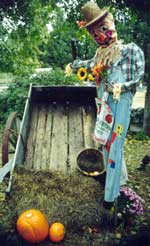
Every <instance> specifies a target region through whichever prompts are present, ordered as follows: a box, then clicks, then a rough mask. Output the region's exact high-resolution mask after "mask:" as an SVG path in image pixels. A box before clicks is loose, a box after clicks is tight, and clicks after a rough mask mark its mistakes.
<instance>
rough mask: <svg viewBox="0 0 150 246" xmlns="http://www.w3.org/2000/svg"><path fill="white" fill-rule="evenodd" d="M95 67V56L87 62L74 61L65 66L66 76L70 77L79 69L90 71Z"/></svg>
mask: <svg viewBox="0 0 150 246" xmlns="http://www.w3.org/2000/svg"><path fill="white" fill-rule="evenodd" d="M95 65H96V58H95V56H94V57H93V58H92V59H89V60H85V61H82V60H75V61H73V62H72V63H69V64H68V65H67V66H66V70H65V73H66V76H70V75H71V74H72V73H76V72H77V71H78V69H79V68H86V69H89V70H90V69H91V68H93V67H94V66H95Z"/></svg>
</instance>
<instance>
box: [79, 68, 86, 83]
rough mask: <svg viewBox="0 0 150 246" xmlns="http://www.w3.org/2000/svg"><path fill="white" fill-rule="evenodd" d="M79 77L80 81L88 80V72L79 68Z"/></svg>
mask: <svg viewBox="0 0 150 246" xmlns="http://www.w3.org/2000/svg"><path fill="white" fill-rule="evenodd" d="M77 77H78V79H80V80H85V79H86V78H87V70H86V68H83V67H81V68H79V69H78V71H77Z"/></svg>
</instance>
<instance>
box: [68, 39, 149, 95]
mask: <svg viewBox="0 0 150 246" xmlns="http://www.w3.org/2000/svg"><path fill="white" fill-rule="evenodd" d="M96 61H97V59H96V56H94V57H93V58H92V59H90V60H86V61H81V60H75V61H74V62H73V64H72V68H73V70H74V71H77V70H78V68H80V67H85V68H87V69H90V68H92V67H94V66H96ZM114 65H115V64H112V67H110V68H109V73H111V69H112V68H113V66H114ZM117 65H118V66H121V69H122V72H123V75H124V77H125V81H126V82H125V83H123V91H124V90H125V91H128V90H133V91H135V90H136V86H137V85H139V81H140V80H141V79H142V78H143V75H144V70H145V69H144V68H145V60H144V53H143V51H142V50H141V49H140V48H139V47H138V46H137V45H136V44H135V43H129V44H127V45H123V49H122V54H121V57H120V58H119V60H118V61H117Z"/></svg>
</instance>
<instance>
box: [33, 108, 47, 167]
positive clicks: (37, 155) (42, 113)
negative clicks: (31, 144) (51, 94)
mask: <svg viewBox="0 0 150 246" xmlns="http://www.w3.org/2000/svg"><path fill="white" fill-rule="evenodd" d="M45 122H46V106H45V105H44V104H41V105H40V106H39V112H38V122H37V132H36V141H35V152H34V163H33V167H34V168H35V169H37V170H39V169H41V167H42V152H43V142H44V136H45Z"/></svg>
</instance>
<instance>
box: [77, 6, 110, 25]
mask: <svg viewBox="0 0 150 246" xmlns="http://www.w3.org/2000/svg"><path fill="white" fill-rule="evenodd" d="M108 10H109V7H108V8H103V9H100V8H99V6H98V5H97V3H94V2H87V3H86V4H85V5H84V6H83V7H82V8H81V11H82V13H83V15H84V18H85V22H86V24H85V25H84V27H88V26H90V25H92V24H93V23H95V22H96V21H98V20H100V19H101V18H103V17H104V16H105V15H106V14H107V13H108Z"/></svg>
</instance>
